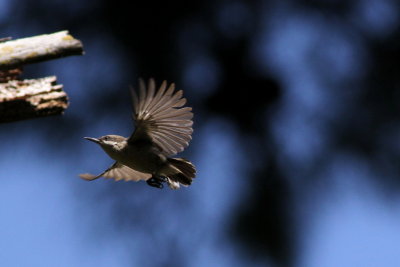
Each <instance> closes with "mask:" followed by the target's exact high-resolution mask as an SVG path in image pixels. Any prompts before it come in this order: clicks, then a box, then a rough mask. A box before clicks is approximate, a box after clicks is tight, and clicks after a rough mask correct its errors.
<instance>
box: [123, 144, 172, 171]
mask: <svg viewBox="0 0 400 267" xmlns="http://www.w3.org/2000/svg"><path fill="white" fill-rule="evenodd" d="M116 160H117V161H119V162H120V163H122V164H124V165H126V166H128V167H130V168H132V169H134V170H137V171H140V172H144V173H156V172H157V171H158V170H159V169H160V168H162V167H163V166H164V164H165V162H166V160H165V159H163V157H161V156H160V155H158V154H156V153H152V152H151V151H140V150H130V151H124V155H123V156H122V157H119V159H116Z"/></svg>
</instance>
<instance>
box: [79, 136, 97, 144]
mask: <svg viewBox="0 0 400 267" xmlns="http://www.w3.org/2000/svg"><path fill="white" fill-rule="evenodd" d="M83 138H85V139H86V140H89V141H92V142H95V143H96V144H99V143H100V140H99V139H97V138H93V137H83Z"/></svg>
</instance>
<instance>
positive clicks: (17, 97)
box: [0, 76, 68, 123]
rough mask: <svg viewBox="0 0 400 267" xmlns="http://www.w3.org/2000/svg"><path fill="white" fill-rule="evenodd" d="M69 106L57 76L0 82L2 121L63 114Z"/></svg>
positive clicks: (0, 115)
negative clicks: (57, 81) (57, 83)
mask: <svg viewBox="0 0 400 267" xmlns="http://www.w3.org/2000/svg"><path fill="white" fill-rule="evenodd" d="M67 106H68V97H67V94H66V93H65V92H63V91H62V85H60V84H59V85H56V77H55V76H50V77H46V78H41V79H32V80H23V81H16V80H13V81H9V82H7V83H0V123H2V122H10V121H17V120H23V119H30V118H35V117H42V116H50V115H57V114H62V113H63V111H64V110H65V109H66V108H67Z"/></svg>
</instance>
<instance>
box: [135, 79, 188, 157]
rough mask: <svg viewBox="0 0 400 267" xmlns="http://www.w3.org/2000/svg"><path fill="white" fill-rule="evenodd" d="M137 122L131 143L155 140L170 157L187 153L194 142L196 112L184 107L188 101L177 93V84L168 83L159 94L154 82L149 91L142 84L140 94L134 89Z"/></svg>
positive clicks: (151, 81)
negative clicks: (190, 144) (186, 149)
mask: <svg viewBox="0 0 400 267" xmlns="http://www.w3.org/2000/svg"><path fill="white" fill-rule="evenodd" d="M131 91H132V100H133V118H134V120H135V125H136V129H135V132H134V133H133V134H132V136H131V137H130V138H129V140H128V142H134V141H135V140H139V139H147V140H151V141H152V142H153V143H155V144H156V145H157V146H158V147H159V148H160V149H161V152H162V153H163V154H164V155H166V156H172V155H175V154H177V153H179V152H181V151H183V150H184V149H185V148H186V147H187V146H188V145H189V141H190V140H191V139H192V136H191V135H192V132H193V128H192V125H193V121H192V118H193V113H192V112H191V111H192V108H190V107H183V106H184V105H185V104H186V99H185V98H183V97H182V94H183V92H182V90H179V91H175V84H173V83H172V84H170V85H169V87H168V88H167V82H166V81H164V82H163V83H162V84H161V86H160V88H159V89H158V90H156V85H155V82H154V80H153V79H150V80H149V82H148V85H147V87H146V85H145V83H144V81H143V80H141V79H140V80H139V94H137V93H136V92H135V91H134V90H133V89H132V90H131Z"/></svg>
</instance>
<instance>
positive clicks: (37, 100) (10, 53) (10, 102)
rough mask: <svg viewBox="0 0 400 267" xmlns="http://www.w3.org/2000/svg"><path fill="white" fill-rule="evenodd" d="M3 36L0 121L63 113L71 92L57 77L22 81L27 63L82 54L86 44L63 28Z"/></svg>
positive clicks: (0, 60)
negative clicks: (62, 29) (48, 31)
mask: <svg viewBox="0 0 400 267" xmlns="http://www.w3.org/2000/svg"><path fill="white" fill-rule="evenodd" d="M10 39H11V38H10V37H7V38H1V39H0V123H3V122H11V121H17V120H23V119H30V118H36V117H43V116H50V115H57V114H62V113H63V112H64V110H65V109H66V108H67V107H68V97H67V94H66V93H65V92H64V91H63V90H62V89H63V87H62V85H57V84H56V81H57V78H56V77H55V76H51V77H46V78H40V79H32V80H22V81H21V80H18V77H19V75H20V74H21V72H22V67H23V65H25V64H29V63H33V62H39V61H45V60H50V59H54V58H60V57H66V56H71V55H82V54H83V46H82V43H81V42H80V41H79V40H77V39H74V38H73V37H72V36H71V35H69V34H68V31H61V32H56V33H52V34H44V35H39V36H34V37H29V38H23V39H18V40H12V41H11V40H10Z"/></svg>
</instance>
